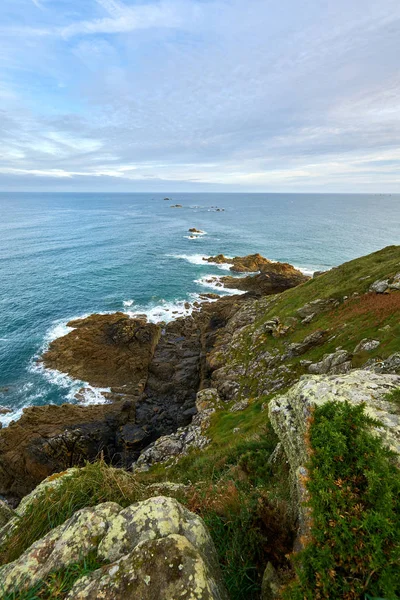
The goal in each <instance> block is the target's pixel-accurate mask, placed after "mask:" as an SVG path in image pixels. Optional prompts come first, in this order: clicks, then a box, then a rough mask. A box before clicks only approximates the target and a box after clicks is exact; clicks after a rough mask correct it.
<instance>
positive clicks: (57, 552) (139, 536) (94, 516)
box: [0, 485, 227, 600]
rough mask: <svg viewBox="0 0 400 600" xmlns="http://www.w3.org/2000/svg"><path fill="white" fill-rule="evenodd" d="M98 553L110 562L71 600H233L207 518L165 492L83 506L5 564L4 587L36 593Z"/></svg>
mask: <svg viewBox="0 0 400 600" xmlns="http://www.w3.org/2000/svg"><path fill="white" fill-rule="evenodd" d="M42 488H43V485H42ZM93 551H94V552H96V553H97V556H98V558H99V560H100V562H104V563H105V566H104V567H102V568H101V569H98V570H96V571H94V572H93V573H92V574H91V575H89V576H87V577H81V578H79V579H78V580H77V581H76V583H75V585H74V587H73V589H72V590H71V592H70V594H69V595H68V598H71V599H72V598H74V599H79V598H81V599H83V598H103V599H107V598H109V599H110V600H111V599H112V600H118V599H121V600H125V599H129V598H134V599H136V600H153V599H155V598H157V599H162V598H165V600H167V599H168V600H170V599H173V598H180V597H184V598H186V599H193V600H203V599H204V600H227V595H226V591H225V588H224V585H223V583H222V579H221V574H220V570H219V565H218V557H217V553H216V550H215V547H214V544H213V542H212V539H211V537H210V534H209V533H208V531H207V529H206V527H205V525H204V523H203V521H202V519H201V518H200V517H198V516H197V515H195V514H194V513H192V512H190V511H189V510H187V509H186V508H185V507H184V506H182V505H181V504H179V503H178V502H177V501H176V500H175V499H173V498H167V497H163V496H157V497H154V498H150V499H148V500H145V501H143V502H137V503H135V504H133V505H131V506H129V507H127V508H125V509H122V508H121V507H120V506H119V505H118V504H115V503H113V502H106V503H104V504H99V505H98V506H95V507H90V508H83V509H81V510H79V511H77V512H76V513H75V514H74V515H73V516H72V517H71V518H70V519H68V520H67V521H66V522H65V523H64V524H62V525H60V526H59V527H56V528H55V529H53V530H52V531H50V532H49V533H48V534H47V535H46V536H44V537H43V538H42V539H41V540H38V541H37V542H35V543H34V544H32V546H31V547H30V548H29V549H28V550H26V551H25V552H24V553H23V554H22V555H21V556H20V557H19V558H18V559H17V560H15V561H14V562H12V563H9V564H7V565H4V566H3V567H0V582H1V592H2V593H3V594H4V595H7V594H15V593H18V592H21V591H23V590H29V589H31V588H33V587H34V586H35V585H36V584H38V583H39V582H40V581H42V580H46V578H47V577H48V576H49V575H50V574H51V573H54V572H56V571H59V570H62V569H65V568H66V567H68V566H70V565H73V564H76V563H79V562H81V561H82V560H84V559H85V557H87V556H88V554H89V553H90V552H93Z"/></svg>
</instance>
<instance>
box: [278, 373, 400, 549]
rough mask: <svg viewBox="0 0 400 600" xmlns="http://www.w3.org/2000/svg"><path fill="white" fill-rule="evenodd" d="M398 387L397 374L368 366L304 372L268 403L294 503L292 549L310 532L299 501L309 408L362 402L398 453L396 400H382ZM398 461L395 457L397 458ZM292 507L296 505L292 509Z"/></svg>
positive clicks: (378, 430) (302, 489)
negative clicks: (295, 520)
mask: <svg viewBox="0 0 400 600" xmlns="http://www.w3.org/2000/svg"><path fill="white" fill-rule="evenodd" d="M398 387H400V376H398V375H382V374H381V375H378V374H376V373H373V372H371V371H367V370H354V371H351V372H350V373H348V374H345V375H330V376H326V375H325V376H324V375H304V376H303V377H302V378H301V379H300V381H299V382H298V383H297V384H296V385H294V386H293V387H292V388H291V389H290V390H289V391H288V392H287V393H286V394H283V395H282V396H278V397H276V398H274V399H273V400H272V401H271V402H270V404H269V416H270V419H271V423H272V426H273V428H274V430H275V432H276V434H277V435H278V437H279V440H280V442H281V444H282V446H283V448H284V450H285V454H286V456H287V459H288V462H289V465H290V470H291V474H292V482H293V503H294V505H295V507H296V505H297V512H298V519H299V530H298V536H297V541H296V543H295V549H296V550H299V549H301V547H302V546H301V540H302V539H304V538H305V537H306V536H307V534H308V531H309V527H310V520H309V514H308V512H307V509H306V508H305V507H304V501H306V500H307V489H306V486H305V481H306V478H307V470H306V468H305V465H306V464H307V462H308V458H309V455H308V448H307V444H306V436H307V431H308V427H309V420H310V417H311V416H312V414H313V411H314V409H315V408H317V407H318V406H322V405H323V404H325V403H326V402H330V401H339V402H344V401H348V402H350V403H351V404H355V405H357V404H361V403H365V404H366V412H367V413H368V414H369V415H370V416H371V417H373V418H374V419H376V420H378V421H379V422H380V423H381V424H382V425H379V426H377V427H375V428H374V430H373V431H374V432H375V434H376V435H379V436H380V437H382V439H383V440H384V442H385V443H386V445H387V446H388V447H389V448H390V449H391V450H393V451H395V452H396V453H397V454H399V455H400V414H399V412H398V407H397V405H396V404H395V403H393V402H391V401H390V400H388V399H387V398H386V395H387V394H388V393H389V392H392V391H394V390H395V389H397V388H398ZM399 460H400V459H399ZM295 510H296V508H295Z"/></svg>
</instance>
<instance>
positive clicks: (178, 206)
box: [170, 204, 183, 208]
mask: <svg viewBox="0 0 400 600" xmlns="http://www.w3.org/2000/svg"><path fill="white" fill-rule="evenodd" d="M170 208H183V206H182V204H171V206H170Z"/></svg>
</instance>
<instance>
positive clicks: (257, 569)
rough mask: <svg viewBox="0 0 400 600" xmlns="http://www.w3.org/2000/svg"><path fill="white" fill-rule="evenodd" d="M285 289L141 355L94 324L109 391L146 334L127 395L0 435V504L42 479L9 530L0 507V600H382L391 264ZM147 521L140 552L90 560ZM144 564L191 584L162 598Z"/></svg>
mask: <svg viewBox="0 0 400 600" xmlns="http://www.w3.org/2000/svg"><path fill="white" fill-rule="evenodd" d="M255 257H256V258H257V261H258V263H259V261H260V259H259V258H258V255H255ZM215 258H216V259H217V258H218V257H215ZM253 258H254V257H252V260H253ZM261 258H262V257H261ZM221 260H222V259H221ZM253 262H254V261H253ZM258 263H257V265H256V266H258V269H259V270H261V273H260V274H259V275H262V274H263V271H262V269H264V266H263V265H262V264H261V263H260V264H261V267H260V264H258ZM249 264H250V263H249ZM233 266H235V265H233ZM237 268H238V269H239V266H237ZM247 268H248V267H247ZM254 269H256V267H254ZM259 275H254V276H253V277H259ZM296 283H300V284H299V285H296V286H295V287H292V286H291V285H290V286H287V287H288V289H286V290H285V291H283V292H281V293H275V294H270V293H269V292H270V290H269V289H268V291H267V292H265V293H266V294H268V295H263V293H262V292H261V295H250V294H249V295H243V296H238V297H230V298H223V299H221V300H218V301H216V302H210V303H205V304H204V305H203V306H202V308H201V309H200V310H199V311H198V312H194V313H193V315H192V316H191V317H189V318H186V319H178V320H177V321H175V322H174V323H171V324H169V325H167V326H166V327H164V328H163V331H161V332H160V337H159V339H158V336H159V332H158V330H156V329H155V330H154V331H151V332H147V330H146V326H145V324H143V323H135V324H132V323H126V322H125V321H124V319H125V317H124V316H123V315H122V316H121V315H119V316H118V317H115V319H116V321H115V319H114V321H113V322H112V323H108V322H107V323H105V322H104V323H103V322H102V324H101V326H102V327H106V330H107V331H105V330H102V331H103V333H102V334H101V340H102V343H103V341H104V340H105V341H106V347H107V344H108V345H109V346H110V347H111V349H112V353H113V354H112V356H113V357H115V361H116V364H117V365H119V369H118V372H119V373H120V374H122V375H123V376H124V377H125V374H126V373H127V372H128V373H129V370H128V371H124V369H123V368H122V369H121V363H120V357H121V353H122V355H123V354H124V353H126V352H128V353H130V352H132V353H133V354H134V355H136V356H137V353H136V350H135V344H136V343H137V337H135V336H136V331H137V328H139V330H140V332H141V333H140V335H141V336H143V335H144V339H145V344H147V345H145V346H141V348H142V349H143V354H142V355H141V356H145V359H143V360H142V361H141V362H140V363H137V362H136V363H132V364H133V365H134V366H133V367H132V369H133V371H134V372H135V373H137V376H136V375H135V377H137V379H136V380H135V382H134V383H135V386H136V387H135V388H134V390H133V388H132V386H131V385H130V383H131V380H130V379H129V380H126V379H125V380H124V381H122V380H121V381H118V382H116V383H113V384H112V385H113V386H114V388H113V389H112V391H111V396H110V400H111V403H110V404H105V405H102V406H99V407H92V408H91V407H80V406H74V407H65V406H64V407H44V408H41V409H29V410H28V411H26V413H25V414H24V416H23V417H22V419H21V421H20V422H17V423H15V424H13V425H11V426H10V427H9V428H7V429H5V430H3V431H2V432H0V452H1V453H0V487H1V493H2V494H3V495H4V496H6V497H7V498H8V499H9V500H12V499H14V503H15V504H17V502H18V501H19V500H20V499H21V497H22V496H24V495H25V494H27V493H28V492H30V491H31V490H32V489H33V488H34V487H35V486H36V485H37V484H39V483H40V481H42V480H43V479H44V478H45V477H48V476H50V477H49V479H48V480H47V482H46V483H45V484H41V485H39V487H38V488H36V490H35V491H33V492H32V494H31V495H30V496H28V497H26V498H24V499H23V500H22V502H21V503H20V504H19V506H18V508H16V514H14V513H13V512H12V510H11V509H10V508H9V507H7V505H4V508H3V509H2V508H1V506H0V526H1V524H2V523H4V525H3V529H1V530H0V539H1V540H2V541H1V542H0V561H1V563H2V564H3V565H4V566H3V567H0V579H1V580H2V582H5V584H3V585H5V586H6V587H5V591H4V597H5V598H11V597H18V598H24V597H25V596H23V595H22V594H23V593H26V594H29V593H31V592H32V590H38V591H35V593H36V594H37V597H40V598H50V597H61V598H62V597H64V598H72V597H76V598H95V597H106V598H108V597H110V598H111V597H115V598H119V597H121V598H122V597H124V598H125V597H126V598H139V597H144V598H147V597H149V598H150V597H160V598H169V597H175V596H174V594H175V595H176V594H178V591H179V593H181V592H183V589H186V590H187V591H188V594H193V597H198V598H225V597H226V594H228V595H229V597H230V598H232V599H237V600H239V599H241V598H250V599H253V598H254V599H256V598H260V597H261V594H262V597H263V599H264V600H266V599H267V598H289V599H290V598H291V599H294V600H297V599H300V598H348V599H350V598H363V597H364V595H365V594H368V595H369V596H370V597H382V598H383V597H385V598H397V597H399V596H400V589H399V582H400V577H399V562H398V556H399V554H398V553H399V548H400V506H399V498H400V479H399V474H398V458H397V456H398V453H399V448H400V412H399V408H398V407H399V404H398V402H399V396H400V392H398V389H399V388H400V321H399V314H400V310H399V309H400V291H399V289H400V247H394V246H392V247H388V248H385V249H383V250H381V251H379V252H376V253H374V254H371V255H369V256H366V257H362V258H359V259H356V260H354V261H351V262H349V263H346V264H344V265H341V266H340V267H337V268H335V269H332V270H331V271H328V272H326V273H323V274H321V275H319V276H318V277H315V278H313V279H310V280H308V281H303V282H299V281H297V282H296ZM276 292H280V290H276ZM258 294H259V293H258ZM93 322H94V318H92V320H91V321H90V325H91V324H93ZM121 322H122V325H124V327H123V329H124V331H125V332H126V335H125V334H124V333H123V332H122V333H121V331H120V327H121ZM115 323H119V325H118V327H117V330H118V332H117V333H116V330H115ZM131 325H132V327H131ZM125 326H127V328H126V327H125ZM110 327H111V329H110ZM75 331H77V329H76V330H75ZM96 331H97V333H96V339H97V340H99V339H100V338H98V332H99V329H97V330H96ZM104 331H105V333H104ZM110 331H111V333H112V334H113V335H110ZM103 334H104V335H103ZM105 334H107V335H105ZM73 335H76V334H73ZM104 336H105V337H104ZM65 343H66V341H65V340H63V342H62V344H63V347H62V348H61V350H62V352H67V350H66V348H67V347H66V346H65ZM130 344H133V346H132V347H131V349H129V345H130ZM50 351H51V352H53V357H55V359H56V360H58V359H59V357H60V356H62V352H61V353H57V352H56V349H55V348H53V349H50ZM76 351H77V352H80V350H78V349H77V350H76ZM103 352H104V346H101V350H100V354H102V353H103ZM93 356H94V357H95V359H96V360H97V357H98V356H99V354H98V346H96V349H95V353H94V355H93ZM47 358H48V357H47ZM131 358H132V357H131V356H130V354H129V360H131ZM113 360H114V359H113ZM83 362H84V361H83ZM93 364H95V367H96V372H99V370H98V365H97V363H96V362H94V363H93ZM135 365H138V366H139V368H137V367H136V366H135ZM83 367H84V368H87V365H85V364H83V365H82V368H83ZM132 381H133V379H132ZM102 383H103V382H102ZM100 455H101V460H100V462H94V464H87V465H86V466H84V465H85V460H90V461H94V460H95V459H96V457H97V458H98V457H99V456H100ZM106 463H108V464H106ZM110 464H114V465H116V466H119V467H124V469H121V468H113V467H112V466H110ZM74 465H77V466H78V467H79V468H76V467H75V468H72V469H71V468H70V467H73V466H74ZM64 469H68V470H67V473H66V474H65V475H64V476H60V477H54V476H52V473H54V472H55V471H63V470H64ZM160 498H162V499H160ZM171 498H173V500H171ZM146 502H147V504H146ZM143 503H145V504H143ZM154 504H155V506H156V507H159V506H162V509H160V510H158V509H154V510H155V511H156V512H155V513H154V514H156V517H155V524H154V522H153V521H152V520H151V519H150V520H148V519H145V520H146V523H145V524H144V525H143V526H142V525H140V527H139V528H140V530H141V531H142V535H143V536H144V537H140V536H139V537H138V538H135V539H134V540H133V541H132V539H133V538H132V539H131V538H129V539H130V541H129V542H126V544H125V542H124V544H125V545H123V544H122V545H123V549H121V551H119V550H118V552H116V553H111V554H112V555H111V554H107V553H105V552H104V548H105V547H106V546H107V548H111V549H112V548H113V547H114V546H115V548H117V549H118V547H119V546H118V544H119V543H120V542H119V541H118V540H120V538H121V536H122V538H123V539H125V537H126V535H128V534H126V533H124V528H126V531H128V530H129V531H135V527H136V525H135V519H136V516H135V517H133V516H132V515H134V514H135V515H140V514H142V512H143V511H144V513H143V514H147V512H146V511H147V510H149V508H148V507H152V506H153V505H154ZM88 507H91V508H88ZM151 510H153V508H151ZM157 511H158V512H157ZM171 511H172V512H173V514H174V515H175V516H174V519H173V521H174V523H175V524H174V525H173V526H172V525H171V526H170V525H168V526H166V529H165V532H164V533H162V534H159V533H157V532H159V531H161V530H163V528H164V526H165V525H164V524H165V523H166V522H167V523H170V517H169V516H168V515H170V514H172V513H171ZM103 513H104V514H103ZM121 515H129V517H128V522H129V525H128V524H126V523H127V520H126V519H125V517H124V518H122V517H121ZM166 515H167V516H166ZM196 515H197V516H196ZM138 518H139V517H138ZM140 518H141V517H140ZM196 519H198V521H197V520H196ZM88 523H93V526H92V525H88ZM96 523H102V524H103V525H101V526H100V525H99V527H100V529H99V532H98V533H96V532H97V529H96V527H97V525H95V524H96ZM115 523H120V525H118V527H117V526H116V525H115ZM160 523H162V525H161V524H160ZM186 523H196V527H198V528H199V531H200V530H201V531H202V532H203V533H202V534H201V535H200V538H201V539H202V540H207V542H206V545H205V546H202V542H199V540H198V539H194V538H191V537H190V535H189V533H188V529H187V526H186ZM88 527H89V528H93V538H88V541H87V543H86V542H85V544H86V545H85V544H84V543H83V541H82V540H83V539H86V538H85V536H84V534H83V532H84V531H86V530H87V528H88ZM116 527H117V529H118V533H117V534H116V535H113V534H108V533H107V532H108V531H110V532H112V531H113V530H114V529H115V528H116ZM85 528H86V529H85ZM100 530H101V531H100ZM154 531H156V533H152V532H154ZM163 531H164V530H163ZM208 532H209V533H208ZM107 535H109V539H111V540H112V543H110V544H106V543H105V542H104V540H105V539H106V538H107ZM130 535H131V534H130V533H129V536H130ZM135 535H136V534H135ZM129 536H128V537H129ZM209 536H211V538H210V537H209ZM71 537H72V538H73V539H74V540H76V544H74V546H73V552H72V551H70V550H71V549H70V547H69V544H68V543H65V542H66V540H69V539H70V538H71ZM122 538H121V539H122ZM178 538H179V539H178ZM211 539H212V541H211ZM150 540H151V543H150ZM55 549H56V550H55ZM102 549H103V550H102ZM55 552H56V554H55ZM110 552H111V550H110ZM159 552H160V554H159ZM57 553H58V554H57ZM162 553H164V556H166V557H169V556H170V557H171V560H170V563H171V564H172V565H175V562H176V561H177V562H176V564H177V565H178V567H177V568H178V571H179V565H181V566H182V569H181V572H182V577H183V578H185V577H187V578H189V579H190V576H191V575H192V576H193V577H192V579H190V581H191V582H192V583H190V584H189V579H188V580H186V579H184V580H183V581H186V583H184V588H182V587H181V588H168V586H167V585H165V582H167V581H168V582H169V581H170V580H169V579H168V577H169V576H168V573H169V571H168V569H165V565H164V564H163V563H162V561H161V562H160V560H161V558H160V556H161V554H162ZM150 556H152V557H153V558H150ZM43 557H47V558H46V559H45V560H44V561H43V560H42V558H43ZM32 561H36V562H34V566H32V565H33V562H32ZM138 561H139V562H138ZM152 561H153V562H152ZM218 563H219V564H218ZM168 564H169V563H168ZM146 565H148V568H149V565H150V566H151V570H152V573H153V572H154V573H156V572H157V573H159V577H158V579H157V577H155V578H154V580H153V579H152V573H150V572H149V573H148V572H147V571H146ZM174 569H175V567H174V566H173V567H171V573H172V572H173V573H175V570H174ZM219 570H221V572H222V579H221V576H220V572H219ZM118 573H120V575H121V577H120V578H119V576H118V575H117V574H118ZM147 577H149V578H150V579H149V581H148V583H149V585H147V584H146V583H144V584H143V583H142V581H144V580H146V581H147ZM117 579H118V582H117V583H116V580H117ZM55 582H56V583H55ZM163 582H164V583H163ZM176 582H178V584H179V582H180V584H181V583H182V579H180V577H178V572H177V573H176V576H175V575H174V577H172V578H171V582H170V583H171V585H175V584H176ZM178 584H177V585H178ZM180 584H179V585H180ZM57 585H58V586H59V589H61V591H60V592H59V595H58V596H56V595H54V596H51V595H47V596H46V593H49V592H48V591H46V590H49V589H50V590H51V591H50V593H52V594H55V590H56V586H57ZM116 585H117V587H115V586H116ZM168 585H169V583H168ZM49 586H50V587H49ZM118 586H119V587H118ZM124 586H125V587H124ZM151 586H155V587H151ZM157 586H158V587H157ZM199 586H200V587H199ZM225 588H226V589H225ZM167 589H170V590H174V591H173V592H171V593H170V592H168V593H167V592H166V590H167ZM18 590H20V591H18ZM23 590H25V591H23ZM29 590H30V591H29ZM176 590H178V591H176ZM199 590H200V591H199ZM226 590H227V591H226ZM14 593H17V594H19V595H18V596H12V595H10V594H14ZM57 593H58V592H57ZM103 593H104V594H105V595H104V596H101V595H99V594H103ZM107 594H108V595H107ZM112 594H114V595H112ZM146 594H147V595H146ZM149 594H150V595H149ZM151 594H153V596H151ZM168 594H169V595H168ZM171 594H172V596H171ZM28 597H30V596H28V595H27V596H26V598H28ZM187 597H191V596H190V595H188V596H187Z"/></svg>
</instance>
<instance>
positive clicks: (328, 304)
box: [296, 298, 339, 319]
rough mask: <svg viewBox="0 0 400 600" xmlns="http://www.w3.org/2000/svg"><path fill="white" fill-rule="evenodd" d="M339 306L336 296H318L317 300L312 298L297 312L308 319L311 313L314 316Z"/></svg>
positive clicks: (302, 317)
mask: <svg viewBox="0 0 400 600" xmlns="http://www.w3.org/2000/svg"><path fill="white" fill-rule="evenodd" d="M337 306H339V301H338V300H336V299H335V298H317V299H316V300H312V301H311V302H308V303H307V304H305V305H304V306H302V307H301V308H299V309H298V310H297V311H296V312H297V314H298V316H299V317H300V318H301V319H306V318H307V317H310V316H311V315H312V316H313V317H314V316H316V315H319V314H321V313H323V312H327V311H329V310H332V309H333V308H336V307H337Z"/></svg>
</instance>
